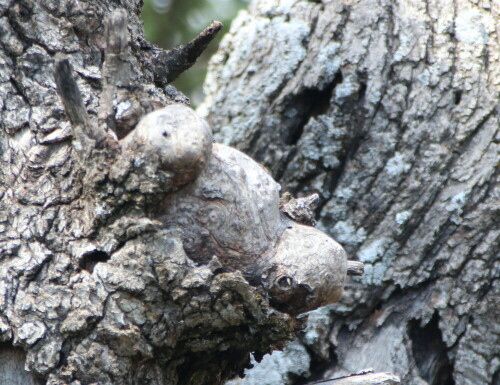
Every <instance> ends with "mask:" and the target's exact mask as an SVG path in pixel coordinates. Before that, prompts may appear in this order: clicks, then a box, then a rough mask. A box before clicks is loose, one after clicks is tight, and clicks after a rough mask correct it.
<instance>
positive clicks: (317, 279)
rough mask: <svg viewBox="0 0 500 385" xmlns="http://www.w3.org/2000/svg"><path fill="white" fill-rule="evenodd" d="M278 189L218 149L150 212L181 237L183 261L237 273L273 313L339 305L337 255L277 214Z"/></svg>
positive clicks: (231, 152)
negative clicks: (261, 293)
mask: <svg viewBox="0 0 500 385" xmlns="http://www.w3.org/2000/svg"><path fill="white" fill-rule="evenodd" d="M279 191H280V186H279V185H278V184H277V183H276V182H275V181H274V180H273V178H272V177H271V176H270V175H269V174H268V173H267V172H266V170H265V169H264V168H263V167H262V166H260V165H259V164H257V163H256V162H255V161H253V160H252V159H251V158H249V157H248V156H246V155H244V154H243V153H241V152H239V151H237V150H235V149H233V148H230V147H227V146H224V145H220V144H214V145H213V152H212V156H211V157H210V158H209V161H208V164H207V165H206V167H205V168H204V169H203V171H202V172H201V173H200V174H199V176H198V177H197V178H196V179H195V180H194V181H193V182H192V183H190V184H188V185H186V186H185V187H183V188H182V189H180V190H179V191H177V192H176V193H174V194H170V195H168V196H167V197H166V198H165V200H164V201H163V202H162V204H161V206H160V207H159V209H158V217H159V218H160V219H161V220H162V221H163V222H164V223H165V224H166V225H167V226H168V227H171V228H178V229H181V231H182V234H183V236H182V240H183V246H184V249H185V251H186V253H187V254H188V255H189V256H190V257H191V258H192V259H193V260H195V261H197V262H200V263H206V262H208V261H210V260H212V258H213V256H216V257H217V258H218V259H219V261H220V262H221V264H222V266H223V267H224V268H225V269H227V270H229V271H234V270H239V271H241V272H242V273H243V274H244V276H245V277H246V278H247V279H248V280H249V281H250V282H251V283H253V284H255V285H258V286H261V287H263V288H264V289H265V290H266V291H267V293H268V294H269V296H270V299H271V302H272V304H273V306H274V307H275V308H277V309H279V310H281V311H285V312H287V313H290V314H299V313H302V312H305V311H309V310H312V309H315V308H317V307H319V306H323V305H326V304H329V303H333V302H336V301H338V300H339V299H340V297H341V294H342V290H343V286H344V282H345V277H346V271H347V258H346V254H345V252H344V250H343V249H342V247H341V246H340V245H338V244H337V243H336V242H335V241H334V240H332V239H331V238H330V237H328V236H327V235H326V234H324V233H322V232H321V231H319V230H317V229H315V228H313V227H309V226H303V225H300V224H298V223H296V222H294V221H292V220H291V219H289V218H288V217H286V216H285V215H283V214H282V213H281V212H280V211H279Z"/></svg>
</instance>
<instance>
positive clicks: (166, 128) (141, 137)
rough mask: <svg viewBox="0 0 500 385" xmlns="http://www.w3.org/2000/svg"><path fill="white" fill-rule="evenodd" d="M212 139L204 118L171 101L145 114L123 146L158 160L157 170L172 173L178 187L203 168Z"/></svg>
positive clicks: (208, 155)
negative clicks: (169, 103) (167, 104)
mask: <svg viewBox="0 0 500 385" xmlns="http://www.w3.org/2000/svg"><path fill="white" fill-rule="evenodd" d="M212 142H213V139H212V133H211V130H210V127H209V126H208V125H207V123H206V122H205V121H204V120H203V119H201V118H200V117H199V116H198V115H197V114H195V113H194V111H193V110H192V109H191V108H189V107H187V106H185V105H183V104H172V105H169V106H166V107H164V108H162V109H160V110H157V111H154V112H151V113H149V114H147V115H145V116H144V117H143V118H142V119H141V120H140V122H139V123H138V124H137V126H136V128H135V130H134V131H132V132H131V133H130V134H129V135H128V136H127V137H125V138H124V139H123V141H122V146H123V147H124V148H127V149H134V148H137V149H139V151H142V152H143V153H146V154H148V155H149V156H150V158H152V159H159V162H160V164H159V169H160V170H162V171H169V172H171V173H172V174H173V181H174V184H176V185H178V186H181V185H184V184H186V183H188V182H191V181H192V180H193V179H194V178H195V177H196V175H198V174H199V173H200V171H201V170H202V169H203V168H204V167H205V165H206V164H207V162H208V159H209V158H210V156H211V153H212Z"/></svg>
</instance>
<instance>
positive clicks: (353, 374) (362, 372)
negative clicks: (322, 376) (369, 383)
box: [308, 368, 373, 385]
mask: <svg viewBox="0 0 500 385" xmlns="http://www.w3.org/2000/svg"><path fill="white" fill-rule="evenodd" d="M369 373H373V369H372V368H370V369H363V370H360V371H359V372H356V373H351V374H347V375H345V376H340V377H334V378H328V379H326V380H321V381H316V382H311V383H310V384H308V385H316V384H324V383H325V382H330V381H338V380H342V379H344V378H349V377H355V376H362V375H364V374H369Z"/></svg>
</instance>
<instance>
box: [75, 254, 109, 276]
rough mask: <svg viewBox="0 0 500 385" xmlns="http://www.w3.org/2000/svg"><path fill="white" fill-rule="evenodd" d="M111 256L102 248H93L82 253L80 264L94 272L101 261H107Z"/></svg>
mask: <svg viewBox="0 0 500 385" xmlns="http://www.w3.org/2000/svg"><path fill="white" fill-rule="evenodd" d="M109 258H110V256H109V254H108V253H106V252H104V251H101V250H93V251H90V252H88V253H85V254H83V255H82V257H81V259H80V263H79V265H80V267H81V268H82V269H84V270H87V271H89V272H90V273H92V272H93V271H94V267H95V266H96V265H97V264H98V263H99V262H106V261H108V260H109Z"/></svg>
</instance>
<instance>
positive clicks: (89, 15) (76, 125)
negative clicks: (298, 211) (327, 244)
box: [0, 0, 345, 385]
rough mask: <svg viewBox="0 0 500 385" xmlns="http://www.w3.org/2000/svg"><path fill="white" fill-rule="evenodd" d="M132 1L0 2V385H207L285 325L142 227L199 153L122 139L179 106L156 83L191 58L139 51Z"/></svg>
mask: <svg viewBox="0 0 500 385" xmlns="http://www.w3.org/2000/svg"><path fill="white" fill-rule="evenodd" d="M140 3H141V2H140V1H122V2H121V3H120V7H124V8H125V9H126V12H123V11H116V12H112V11H113V10H114V8H116V7H117V6H118V4H116V2H112V1H109V2H106V1H103V2H79V1H73V0H69V1H50V0H46V1H29V0H22V1H0V34H1V39H0V48H1V49H0V63H1V65H0V93H1V95H2V98H1V100H0V107H1V108H0V199H1V201H0V342H1V345H0V375H1V376H2V377H0V383H2V384H4V383H9V384H15V383H19V384H29V383H43V384H51V385H63V384H72V385H79V384H100V385H104V384H106V385H107V384H178V383H179V384H219V383H221V382H223V381H224V380H225V379H227V378H229V377H233V376H235V375H237V374H238V373H240V372H241V371H242V370H243V369H244V367H245V366H247V365H248V362H249V353H250V352H256V355H257V357H258V356H259V355H260V356H262V355H264V354H265V353H266V352H269V351H270V350H272V349H273V348H277V347H281V346H283V344H284V343H285V342H286V341H287V340H289V339H290V338H291V337H292V336H293V334H294V331H295V328H297V327H300V322H297V321H296V320H295V319H294V318H292V317H291V316H289V315H288V314H285V313H281V312H279V311H277V310H275V309H273V308H272V307H270V305H269V299H268V296H267V293H266V292H265V291H263V290H262V288H259V287H255V286H252V285H250V283H249V282H248V281H247V280H246V279H245V278H244V277H243V275H242V273H241V272H240V271H239V270H237V269H233V270H232V271H230V269H224V268H222V267H224V266H221V264H220V263H219V262H218V261H217V258H213V259H211V260H207V261H202V262H204V263H195V261H193V259H191V258H189V257H188V256H187V255H186V253H185V251H184V248H183V244H182V228H181V229H179V228H177V229H175V228H167V227H166V225H165V223H164V222H162V221H159V220H157V219H156V217H157V216H158V215H159V214H158V213H157V208H158V207H160V206H161V204H160V203H161V202H162V201H163V200H164V199H165V197H166V196H167V195H168V194H169V193H172V192H175V191H178V190H179V189H181V188H182V187H183V186H184V185H185V184H187V183H190V182H192V179H193V178H195V177H196V176H197V175H198V174H200V172H201V170H202V169H203V165H206V164H207V162H208V158H209V155H210V156H211V152H210V149H211V146H212V140H211V136H210V133H209V131H208V130H206V132H207V135H206V136H205V137H203V138H202V140H201V141H200V148H198V147H196V146H194V145H193V143H192V142H190V143H189V146H188V148H187V149H186V148H183V149H181V148H180V147H176V148H175V149H174V150H175V151H173V155H174V156H173V155H172V153H168V152H167V153H166V152H165V147H162V146H159V145H158V141H157V139H158V138H159V137H164V139H165V140H166V141H168V138H175V137H176V136H175V135H173V132H170V135H171V136H170V137H169V136H168V135H163V132H156V133H155V135H153V136H149V134H148V130H147V129H146V132H143V131H141V130H142V129H143V128H144V125H142V126H141V125H139V126H138V130H139V131H138V133H137V136H134V139H135V140H130V139H127V138H128V137H127V136H126V135H127V134H128V133H130V131H131V130H132V129H133V128H134V127H135V126H136V124H137V122H138V121H139V119H140V118H141V117H142V116H144V115H145V114H146V113H148V112H151V111H153V110H156V109H158V108H160V107H162V106H165V105H169V104H171V103H172V101H173V100H172V99H174V100H175V99H177V100H183V98H182V97H181V96H179V95H176V93H175V91H174V90H173V89H172V88H166V89H165V90H163V89H162V88H161V87H160V86H163V85H164V84H165V83H167V82H168V81H169V79H170V78H169V76H170V75H172V73H176V72H177V71H178V69H179V68H180V67H182V66H183V65H185V64H186V63H188V64H189V63H190V62H191V61H192V60H193V53H194V51H196V44H194V43H193V45H188V46H186V47H187V48H186V50H185V51H183V48H179V49H178V50H176V51H175V52H174V54H173V57H172V56H171V55H170V54H169V53H165V52H163V51H160V50H158V49H157V48H155V47H153V46H151V45H150V44H149V43H147V42H146V41H145V39H144V37H143V32H142V26H141V23H140V19H139V13H140ZM110 15H112V16H111V17H109V16H110ZM104 20H109V21H108V24H107V25H109V28H107V29H106V31H105V28H104V24H103V21H104ZM210 33H212V32H211V31H208V32H207V31H205V32H204V34H203V38H202V39H201V42H200V41H198V43H200V44H201V45H202V46H203V45H204V44H206V43H207V38H209V37H207V36H208V35H209V34H210ZM207 34H208V35H207ZM127 41H128V43H127ZM129 47H130V50H129ZM183 52H184V54H183ZM169 55H170V56H169ZM183 55H184V56H183ZM169 58H170V59H171V60H170V59H169ZM103 59H104V60H103ZM162 60H166V61H167V62H168V65H166V66H165V68H162V70H161V71H160V72H158V66H160V65H161V62H162ZM169 60H170V61H169ZM101 63H102V65H101ZM169 66H171V67H169ZM73 68H74V70H75V71H73ZM172 68H173V69H172ZM169 69H172V71H173V72H172V71H170V72H169ZM53 71H54V74H53ZM53 75H54V76H53ZM172 76H173V75H172ZM56 90H57V91H56ZM63 106H64V108H63ZM183 108H184V110H185V109H186V107H183ZM148 116H149V117H151V115H148ZM181 117H183V115H182V114H174V118H177V119H178V120H177V121H176V120H175V119H173V122H172V120H170V121H167V122H166V123H169V124H171V125H172V127H173V128H176V127H177V126H178V125H180V123H179V120H180V118H181ZM141 122H144V120H141ZM200 122H201V120H200V119H199V118H198V119H197V121H196V122H194V123H193V122H192V121H191V122H188V123H189V125H188V128H189V129H193V130H194V129H195V128H197V127H199V126H200V124H199V123H200ZM203 125H205V126H203ZM202 126H203V127H206V124H205V123H203V124H202ZM155 127H156V126H155ZM184 128H185V127H184ZM184 132H185V134H184V135H178V136H179V137H182V136H184V138H186V139H190V140H191V139H192V136H190V134H191V132H190V131H189V132H186V131H184ZM123 137H125V139H123V140H120V139H121V138H123ZM167 137H168V138H167ZM162 143H164V142H162ZM193 148H194V149H195V150H197V151H198V150H199V153H197V156H196V157H194V158H193V157H192V156H191V155H192V153H191V152H190V151H191V149H193ZM180 150H182V151H180ZM184 150H186V151H184ZM179 163H182V166H183V167H182V168H180V165H179ZM179 170H180V171H182V172H179ZM269 178H270V177H269ZM273 183H274V182H273ZM343 258H344V265H345V254H344V255H343ZM344 270H345V266H344ZM342 278H344V277H342ZM20 368H25V369H26V370H27V371H24V370H21V369H20Z"/></svg>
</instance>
